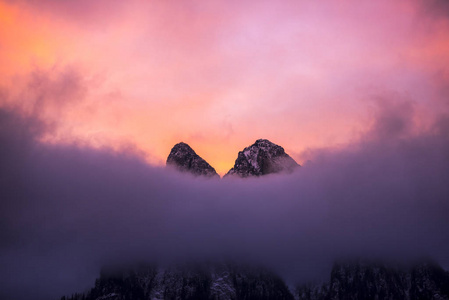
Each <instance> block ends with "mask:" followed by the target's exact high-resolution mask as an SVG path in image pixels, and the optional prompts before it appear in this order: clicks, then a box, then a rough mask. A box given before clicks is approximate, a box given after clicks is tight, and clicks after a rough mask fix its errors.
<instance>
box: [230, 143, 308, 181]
mask: <svg viewBox="0 0 449 300" xmlns="http://www.w3.org/2000/svg"><path fill="white" fill-rule="evenodd" d="M296 167H299V164H298V163H297V162H296V161H295V160H294V159H293V158H291V157H290V156H289V155H288V154H287V153H285V151H284V148H282V147H281V146H279V145H276V144H274V143H272V142H270V141H269V140H265V139H259V140H257V141H256V142H255V143H254V144H253V145H251V146H249V147H246V148H245V149H243V151H240V152H239V154H238V156H237V159H236V161H235V164H234V167H233V168H232V169H231V170H229V172H228V173H226V175H225V176H229V175H234V176H239V177H250V176H262V175H267V174H272V173H283V172H285V173H291V172H293V170H294V169H295V168H296Z"/></svg>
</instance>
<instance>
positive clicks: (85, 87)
mask: <svg viewBox="0 0 449 300" xmlns="http://www.w3.org/2000/svg"><path fill="white" fill-rule="evenodd" d="M448 13H449V9H448V5H447V4H446V1H442V0H440V1H438V0H432V1H421V0H415V1H394V3H392V2H391V1H386V0H385V1H384V0H381V1H375V2H373V1H343V0H342V1H324V2H321V3H314V2H310V1H277V2H276V3H274V2H273V1H243V2H242V1H207V3H204V1H168V2H167V1H140V0H132V1H127V2H126V4H125V3H123V2H122V1H105V0H100V1H95V2H94V3H92V1H54V0H43V1H39V2H36V1H26V0H2V1H0V41H1V42H0V43H1V44H0V65H1V66H2V68H1V69H0V77H1V82H0V91H1V94H0V95H1V97H0V106H1V107H8V108H11V107H14V108H15V109H17V110H20V111H21V112H22V113H24V114H26V115H28V116H31V117H38V118H40V119H41V120H43V121H44V122H46V123H48V124H52V130H51V131H48V132H46V133H45V135H44V136H42V137H41V139H42V140H43V141H45V142H47V143H55V144H83V145H87V146H91V147H96V148H102V147H107V148H113V149H116V150H118V151H119V150H120V149H122V148H129V147H132V148H135V149H137V150H139V151H140V152H141V153H142V154H143V155H144V156H145V158H146V160H147V161H148V162H149V163H151V164H153V165H157V166H160V165H164V163H165V160H166V158H167V156H168V153H169V152H170V149H171V147H172V146H173V145H174V144H176V143H178V142H180V141H184V142H186V143H188V144H189V145H190V146H191V147H192V148H193V149H194V150H195V151H196V152H197V153H198V154H199V155H200V156H202V157H203V158H205V159H206V160H207V161H208V162H209V163H210V164H211V165H212V166H213V167H214V168H216V170H217V171H218V173H220V174H221V175H223V174H224V173H226V172H227V171H228V170H229V169H230V168H231V167H232V166H233V163H234V161H235V159H236V158H237V153H238V151H241V150H242V149H243V148H244V147H246V146H248V145H251V144H252V143H253V142H254V141H255V140H257V139H259V138H267V139H269V140H271V141H273V142H275V143H276V144H279V145H282V146H283V147H284V148H285V150H286V152H287V153H289V154H290V155H291V156H292V157H293V158H295V159H296V160H297V161H298V162H299V163H303V162H304V161H307V160H308V159H309V158H308V157H305V156H304V155H303V152H305V151H307V150H308V149H311V148H326V147H341V146H343V145H347V144H348V143H350V142H351V141H353V140H354V139H357V138H358V137H359V136H360V134H362V133H363V132H364V131H366V130H367V129H368V128H369V126H371V123H372V122H373V110H374V109H375V105H376V104H375V102H376V101H379V99H384V98H391V97H394V98H399V99H406V100H410V101H412V102H413V103H414V105H416V107H417V110H418V111H419V112H418V113H417V114H416V116H415V118H416V119H417V121H419V123H420V126H421V127H420V128H424V127H426V126H429V123H431V120H432V118H433V116H434V114H435V113H439V112H441V110H445V111H446V110H447V105H446V104H447V101H446V95H447V85H448V81H449V75H448V71H447V65H448V63H449V42H448V41H449V21H448Z"/></svg>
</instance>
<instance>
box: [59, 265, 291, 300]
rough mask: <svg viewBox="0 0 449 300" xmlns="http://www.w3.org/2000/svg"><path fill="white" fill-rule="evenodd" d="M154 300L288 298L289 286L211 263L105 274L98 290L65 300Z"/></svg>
mask: <svg viewBox="0 0 449 300" xmlns="http://www.w3.org/2000/svg"><path fill="white" fill-rule="evenodd" d="M81 299H83V300H99V299H101V300H138V299H139V300H147V299H148V300H150V299H177V300H187V299H192V300H194V299H195V300H196V299H211V300H212V299H216V300H228V299H229V300H230V299H235V300H238V299H245V300H246V299H254V300H256V299H288V300H293V295H292V294H291V293H290V292H289V290H288V288H287V286H286V285H285V283H284V282H283V281H282V280H281V279H280V278H279V277H277V276H276V275H274V274H273V273H271V272H269V271H266V270H261V269H254V268H243V267H237V266H233V265H229V264H207V265H197V266H189V267H172V268H169V269H165V270H164V269H158V268H157V267H154V266H144V267H139V268H137V269H134V270H128V271H122V272H113V273H106V272H102V275H101V277H100V279H97V280H96V282H95V287H94V288H93V289H91V290H90V291H89V292H87V293H85V294H77V295H73V296H71V297H68V298H66V297H63V298H62V299H61V300H81Z"/></svg>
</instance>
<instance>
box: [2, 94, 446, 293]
mask: <svg viewBox="0 0 449 300" xmlns="http://www.w3.org/2000/svg"><path fill="white" fill-rule="evenodd" d="M388 103H389V104H388V105H387V104H385V103H384V104H379V106H378V109H377V113H376V118H375V120H376V121H375V122H374V124H373V125H372V127H371V129H370V130H369V131H368V132H365V133H364V134H363V135H362V136H360V137H359V138H358V139H357V140H356V141H354V142H353V143H351V144H348V145H345V146H341V147H340V148H332V149H310V150H309V151H308V152H307V153H303V156H304V157H307V158H308V161H307V162H306V163H304V164H303V166H302V167H301V168H299V169H298V171H296V172H295V173H294V174H292V175H272V176H266V177H261V178H255V179H222V180H210V179H209V180H208V179H202V178H198V177H197V178H195V177H191V176H189V175H186V174H181V173H177V172H174V171H170V170H167V169H165V168H161V167H154V166H151V165H148V164H147V163H146V162H145V160H144V157H143V156H142V155H141V154H140V153H139V152H138V151H135V150H133V149H132V148H131V149H125V150H123V151H120V152H117V151H113V150H111V149H106V148H105V149H92V148H88V147H85V146H82V145H76V144H67V145H60V144H59V145H51V144H45V143H41V142H39V138H40V137H41V136H43V135H44V134H45V133H46V132H48V131H49V130H52V128H51V126H50V125H48V124H44V123H42V121H39V120H36V119H33V118H30V117H24V116H21V115H20V114H19V113H17V112H15V111H12V110H2V111H1V112H0V145H1V147H0V195H1V202H0V238H1V241H2V242H1V245H0V265H1V266H2V268H1V271H0V298H2V299H12V298H14V299H29V298H32V299H58V298H59V297H61V296H63V295H67V294H71V293H74V292H82V291H84V290H86V289H88V288H89V287H91V286H92V285H93V283H94V280H95V278H96V277H98V274H99V272H100V268H101V267H102V266H104V265H107V264H119V263H134V262H138V261H151V262H157V263H161V264H170V263H175V262H178V261H182V260H201V259H205V260H206V259H234V260H237V261H241V262H248V263H254V264H262V265H264V266H267V267H270V268H272V269H274V270H275V271H276V272H278V273H279V274H280V275H281V276H282V277H283V278H284V279H286V280H287V282H289V283H294V282H298V281H307V280H313V279H316V278H320V277H322V276H324V274H328V273H327V272H328V271H329V269H330V267H331V264H332V262H333V261H334V260H335V259H338V258H341V257H369V258H372V257H375V258H385V259H390V260H391V259H392V260H397V261H404V260H408V259H414V258H417V257H422V256H426V257H431V258H433V259H435V260H436V261H437V262H439V263H440V264H441V265H442V266H443V267H444V268H446V269H447V268H448V267H449V231H448V228H449V218H448V216H449V185H448V182H449V155H448V154H449V118H448V117H447V116H445V115H442V116H439V117H436V118H435V120H434V122H433V124H432V125H431V126H429V128H427V129H426V130H420V131H416V130H415V128H414V126H413V122H412V119H413V115H414V111H413V107H412V106H410V105H409V104H407V103H399V104H397V105H392V104H391V102H388ZM257 138H259V137H255V138H254V140H256V139H257ZM251 142H253V141H249V142H248V144H249V143H251ZM274 142H276V141H274ZM191 146H192V147H193V148H194V149H195V145H191ZM167 154H168V153H167ZM236 156H237V153H236Z"/></svg>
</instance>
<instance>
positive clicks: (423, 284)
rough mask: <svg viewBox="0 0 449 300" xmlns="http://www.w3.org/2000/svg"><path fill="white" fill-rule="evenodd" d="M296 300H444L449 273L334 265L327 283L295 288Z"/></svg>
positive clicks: (423, 267) (431, 267) (431, 268)
mask: <svg viewBox="0 0 449 300" xmlns="http://www.w3.org/2000/svg"><path fill="white" fill-rule="evenodd" d="M296 296H297V299H299V300H337V299H347V300H357V299H364V300H382V299H388V300H395V299H404V300H437V299H438V300H443V299H444V300H447V299H449V273H448V272H446V271H444V270H443V269H441V268H440V267H439V266H437V265H435V264H432V263H423V264H419V265H416V266H415V267H413V268H410V269H401V268H398V267H389V266H385V265H383V264H366V263H353V264H336V265H334V267H333V269H332V272H331V279H330V282H328V283H325V284H322V285H315V286H313V285H306V286H301V287H298V288H297V290H296Z"/></svg>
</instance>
